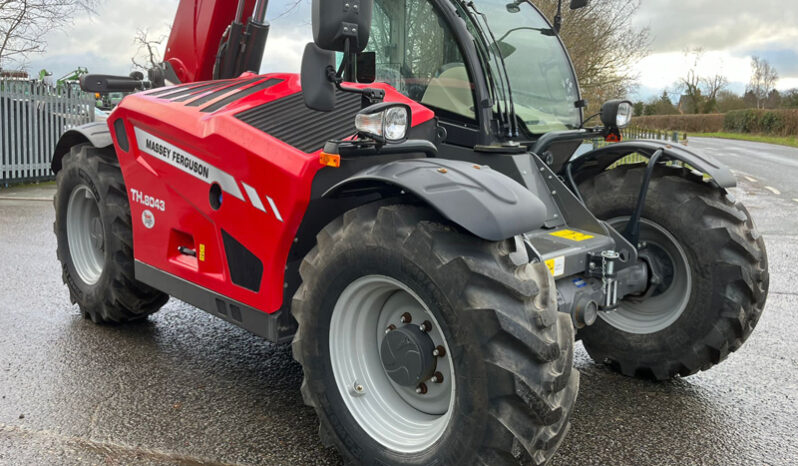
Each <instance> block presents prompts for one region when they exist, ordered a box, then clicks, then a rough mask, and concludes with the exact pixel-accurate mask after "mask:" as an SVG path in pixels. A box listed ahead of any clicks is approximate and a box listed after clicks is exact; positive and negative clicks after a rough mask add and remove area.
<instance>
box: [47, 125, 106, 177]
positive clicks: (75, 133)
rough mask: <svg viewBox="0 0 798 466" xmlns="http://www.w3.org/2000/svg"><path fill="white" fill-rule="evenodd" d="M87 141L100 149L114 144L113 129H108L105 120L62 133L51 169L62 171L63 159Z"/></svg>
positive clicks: (56, 171)
mask: <svg viewBox="0 0 798 466" xmlns="http://www.w3.org/2000/svg"><path fill="white" fill-rule="evenodd" d="M85 143H89V144H91V145H93V146H94V147H96V148H98V149H101V148H103V147H108V146H111V145H113V144H114V140H113V138H111V130H110V129H108V124H107V123H106V122H104V121H98V122H95V123H87V124H85V125H82V126H78V127H76V128H72V129H70V130H69V131H67V132H65V133H64V134H62V135H61V139H59V140H58V144H56V146H55V152H54V153H53V161H52V163H51V164H50V169H52V170H53V173H58V172H59V171H61V159H63V158H64V155H66V154H68V153H69V150H70V149H71V148H72V147H73V146H76V145H78V144H85Z"/></svg>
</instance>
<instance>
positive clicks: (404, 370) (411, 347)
mask: <svg viewBox="0 0 798 466" xmlns="http://www.w3.org/2000/svg"><path fill="white" fill-rule="evenodd" d="M434 352H435V343H434V342H433V341H432V338H430V337H429V335H428V334H427V333H426V332H424V331H422V330H421V328H420V327H419V326H417V325H413V324H408V325H404V326H402V327H400V328H398V329H396V330H391V331H389V332H388V333H387V334H386V335H385V338H384V339H383V340H382V345H381V348H380V358H381V360H382V366H383V368H384V369H385V373H386V374H388V376H389V377H390V378H391V380H393V381H394V382H396V383H397V384H398V385H401V386H403V387H416V386H418V385H419V384H420V383H421V382H424V381H425V380H428V379H429V378H431V377H432V376H433V374H434V373H435V366H436V358H435V356H434V355H433V353H434Z"/></svg>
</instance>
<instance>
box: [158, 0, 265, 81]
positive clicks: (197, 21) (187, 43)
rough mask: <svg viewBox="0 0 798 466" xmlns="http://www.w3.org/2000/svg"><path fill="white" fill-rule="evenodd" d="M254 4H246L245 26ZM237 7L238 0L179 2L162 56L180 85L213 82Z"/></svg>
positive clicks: (249, 0) (253, 1) (252, 1)
mask: <svg viewBox="0 0 798 466" xmlns="http://www.w3.org/2000/svg"><path fill="white" fill-rule="evenodd" d="M255 1H256V0H246V1H245V4H244V14H243V18H242V22H243V23H244V24H246V23H247V21H248V20H249V18H250V17H251V16H252V11H253V10H254V9H255ZM237 4H238V0H180V5H179V6H178V7H177V14H176V15H175V21H174V23H173V24H172V33H171V35H170V36H169V41H168V42H167V43H166V53H165V55H164V62H166V63H169V64H170V65H172V68H173V69H174V70H175V74H177V77H178V78H179V79H180V82H182V83H192V82H197V81H209V80H211V79H213V65H214V63H215V62H216V54H217V52H218V51H219V42H220V40H221V38H222V35H223V34H224V31H225V29H227V27H228V26H229V25H230V24H231V23H232V22H233V20H234V19H235V16H236V8H237V6H238V5H237Z"/></svg>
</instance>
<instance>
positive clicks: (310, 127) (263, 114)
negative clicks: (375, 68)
mask: <svg viewBox="0 0 798 466" xmlns="http://www.w3.org/2000/svg"><path fill="white" fill-rule="evenodd" d="M336 99H337V103H336V106H335V110H333V111H332V112H319V111H316V110H312V109H310V108H308V107H307V106H306V105H305V100H304V97H303V95H302V93H301V92H300V93H298V94H293V95H290V96H288V97H284V98H282V99H279V100H275V101H273V102H269V103H266V104H263V105H261V106H259V107H255V108H253V109H250V110H247V111H244V112H241V113H239V114H238V115H236V118H238V119H239V120H241V121H243V122H244V123H246V124H248V125H250V126H252V127H254V128H257V129H258V130H260V131H263V132H264V133H266V134H269V135H271V136H272V137H275V138H277V139H279V140H281V141H283V142H285V143H286V144H289V145H291V146H294V147H296V148H297V149H299V150H301V151H303V152H307V153H311V152H315V151H317V150H319V149H321V148H323V147H324V144H325V143H326V142H327V141H329V140H332V139H342V138H345V137H348V136H352V135H353V134H355V133H356V132H357V131H356V130H355V115H357V113H358V112H359V111H360V110H361V108H362V99H361V96H360V94H353V93H346V92H341V91H338V92H337V94H336Z"/></svg>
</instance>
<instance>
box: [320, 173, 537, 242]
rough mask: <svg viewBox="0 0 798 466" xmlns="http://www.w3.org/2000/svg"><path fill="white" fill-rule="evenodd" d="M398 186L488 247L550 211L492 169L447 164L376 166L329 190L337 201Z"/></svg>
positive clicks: (531, 226)
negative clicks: (366, 190) (374, 188)
mask: <svg viewBox="0 0 798 466" xmlns="http://www.w3.org/2000/svg"><path fill="white" fill-rule="evenodd" d="M386 184H387V185H393V186H395V187H398V188H400V189H402V190H404V191H406V192H408V193H411V194H413V195H415V196H416V197H418V198H420V199H421V200H422V201H424V202H426V203H427V204H429V205H430V206H431V207H433V208H435V209H436V210H437V211H438V212H439V213H440V214H441V215H443V216H444V217H446V218H447V219H449V220H451V221H452V222H454V223H456V224H457V225H459V226H461V227H463V228H464V229H466V230H468V231H469V232H470V233H472V234H474V235H475V236H478V237H480V238H482V239H486V240H488V241H502V240H505V239H508V238H512V237H514V236H516V235H520V234H523V233H527V232H530V231H533V230H536V229H538V228H540V227H541V226H542V225H543V223H544V222H545V221H546V207H545V205H544V204H543V202H542V201H541V200H540V199H538V197H537V196H535V195H534V194H532V192H530V191H529V190H527V189H526V188H524V187H523V186H522V185H521V184H519V183H518V182H516V181H515V180H513V179H511V178H509V177H507V176H505V175H503V174H501V173H499V172H497V171H494V170H492V169H491V168H490V167H487V166H481V165H474V164H471V163H467V162H462V161H456V160H443V159H410V160H400V161H396V162H389V163H386V164H382V165H376V166H373V167H370V168H368V169H366V170H363V171H361V172H359V173H357V174H355V175H353V176H351V177H350V178H347V179H346V180H344V181H342V182H340V183H338V184H337V185H335V186H333V187H332V188H330V189H329V190H328V191H327V192H326V193H324V197H335V196H338V195H341V194H343V193H345V192H346V191H350V190H362V189H363V188H365V187H369V186H375V185H376V186H379V185H382V186H384V185H386Z"/></svg>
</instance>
